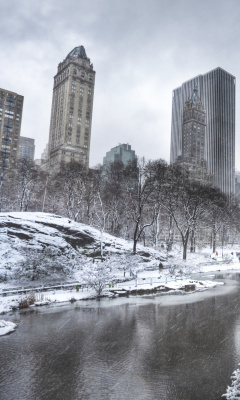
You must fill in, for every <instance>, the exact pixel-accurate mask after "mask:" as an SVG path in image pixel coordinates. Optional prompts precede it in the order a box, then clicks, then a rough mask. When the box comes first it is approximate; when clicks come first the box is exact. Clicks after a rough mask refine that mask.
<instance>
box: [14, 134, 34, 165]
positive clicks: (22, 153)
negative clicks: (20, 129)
mask: <svg viewBox="0 0 240 400" xmlns="http://www.w3.org/2000/svg"><path fill="white" fill-rule="evenodd" d="M34 153H35V139H31V138H28V137H25V136H20V143H19V151H18V158H19V159H23V158H25V159H26V160H28V161H34Z"/></svg>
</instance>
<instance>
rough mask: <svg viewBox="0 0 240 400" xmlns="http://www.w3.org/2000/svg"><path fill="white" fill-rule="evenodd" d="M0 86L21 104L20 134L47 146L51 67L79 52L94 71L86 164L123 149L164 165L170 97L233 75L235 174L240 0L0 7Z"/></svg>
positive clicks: (69, 1) (14, 2) (78, 0)
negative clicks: (222, 74)
mask: <svg viewBox="0 0 240 400" xmlns="http://www.w3.org/2000/svg"><path fill="white" fill-rule="evenodd" d="M0 5H1V24H0V46H1V51H0V54H1V63H0V87H2V88H3V89H7V90H11V91H14V92H17V93H18V94H20V95H23V96H24V107H23V122H22V129H21V135H22V136H28V137H32V138H34V139H35V144H36V152H35V157H36V158H40V155H41V153H42V152H43V150H44V148H45V145H46V143H47V142H48V135H49V123H50V113H51V101H52V88H53V77H54V75H55V74H56V72H57V65H58V63H59V62H61V61H62V60H63V59H64V58H65V57H66V56H67V54H68V53H69V52H70V51H71V50H72V49H73V48H74V47H76V46H79V45H83V46H84V47H85V50H86V53H87V56H88V57H89V58H90V60H91V62H92V63H93V66H94V70H95V71H96V82H95V93H94V105H93V121H92V136H91V150H90V165H91V166H94V165H96V164H97V163H102V160H103V157H104V155H105V154H106V152H107V151H109V150H110V149H111V148H112V147H114V146H116V145H118V144H119V143H129V144H130V145H131V146H132V149H133V150H135V151H136V154H137V155H139V156H145V157H146V158H147V159H157V158H163V159H165V160H167V161H169V158H170V136H171V107H172V90H173V89H174V88H176V87H178V86H180V85H181V84H182V83H183V82H184V81H186V80H188V79H190V78H193V77H194V76H196V75H199V74H204V73H206V72H208V71H210V70H212V69H214V68H216V67H222V68H223V69H225V70H226V71H228V72H230V73H231V74H233V75H234V76H236V82H237V84H236V93H237V96H236V167H237V168H238V169H240V151H239V147H240V140H239V136H240V132H239V130H240V123H239V118H240V113H239V107H240V95H239V93H240V46H239V38H240V23H239V21H240V1H239V0H43V1H39V0H22V1H19V0H7V1H6V0H0Z"/></svg>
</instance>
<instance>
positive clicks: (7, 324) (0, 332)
mask: <svg viewBox="0 0 240 400" xmlns="http://www.w3.org/2000/svg"><path fill="white" fill-rule="evenodd" d="M16 327H17V324H15V323H14V322H11V321H4V320H3V319H2V320H0V336H4V335H8V334H9V333H11V332H14V331H15V329H16Z"/></svg>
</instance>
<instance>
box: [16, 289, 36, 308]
mask: <svg viewBox="0 0 240 400" xmlns="http://www.w3.org/2000/svg"><path fill="white" fill-rule="evenodd" d="M35 301H36V296H35V293H34V292H33V291H32V292H30V293H29V294H28V295H27V296H25V297H23V298H21V301H20V303H19V308H28V307H29V306H31V305H32V304H34V303H35Z"/></svg>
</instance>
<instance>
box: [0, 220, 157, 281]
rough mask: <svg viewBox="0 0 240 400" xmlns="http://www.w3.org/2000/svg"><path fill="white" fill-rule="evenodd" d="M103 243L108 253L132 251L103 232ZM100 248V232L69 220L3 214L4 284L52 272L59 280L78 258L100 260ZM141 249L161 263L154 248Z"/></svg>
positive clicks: (0, 259)
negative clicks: (11, 280) (97, 258)
mask: <svg viewBox="0 0 240 400" xmlns="http://www.w3.org/2000/svg"><path fill="white" fill-rule="evenodd" d="M102 242H103V247H104V252H105V254H121V253H124V252H131V250H132V243H131V242H128V241H126V240H123V239H120V238H116V237H114V236H112V235H109V234H107V233H103V235H102ZM100 245H101V232H100V231H99V230H97V229H95V228H93V227H90V226H89V225H84V224H80V223H77V222H74V221H72V220H70V219H68V218H63V217H60V216H58V215H53V214H47V213H40V212H36V213H34V212H31V213H30V212H22V213H17V212H12V213H1V214H0V281H4V280H8V279H9V278H15V279H19V278H21V277H23V276H24V275H25V277H26V278H27V279H32V280H35V279H39V278H40V277H41V276H46V275H47V274H50V271H52V272H53V273H54V274H55V278H57V276H60V275H62V276H63V275H64V274H65V275H66V274H69V273H70V269H71V268H72V266H73V264H74V262H73V260H74V259H76V257H79V256H87V257H97V256H99V255H100ZM138 250H139V251H138V254H139V255H141V256H142V257H143V258H148V257H149V258H158V259H159V260H160V255H159V253H158V252H156V251H154V250H153V249H147V248H145V247H143V246H139V247H138ZM161 261H163V258H161ZM65 266H66V267H68V268H64V267H65ZM16 268H17V269H16Z"/></svg>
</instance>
